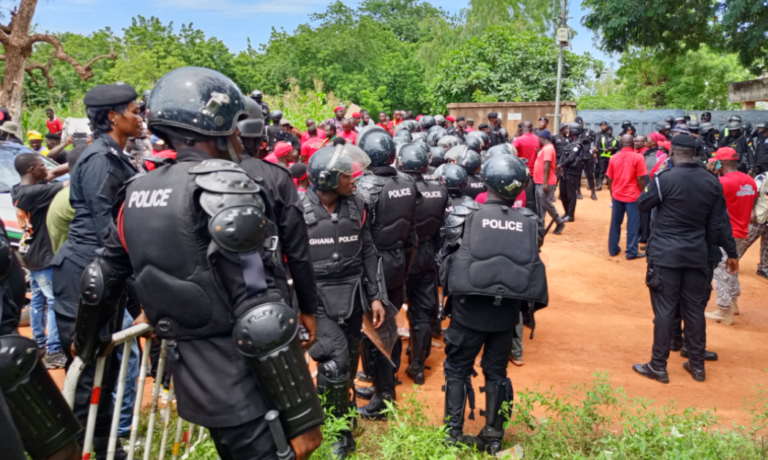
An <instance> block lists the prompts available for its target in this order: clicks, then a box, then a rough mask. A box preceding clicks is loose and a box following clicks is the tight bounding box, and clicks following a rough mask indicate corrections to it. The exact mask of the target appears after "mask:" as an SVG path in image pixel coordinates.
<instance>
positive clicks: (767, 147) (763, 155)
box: [754, 122, 768, 175]
mask: <svg viewBox="0 0 768 460" xmlns="http://www.w3.org/2000/svg"><path fill="white" fill-rule="evenodd" d="M755 126H756V128H757V132H756V133H755V170H754V174H755V175H758V174H762V173H764V172H766V171H768V124H766V123H765V122H760V123H758V124H757V125H755Z"/></svg>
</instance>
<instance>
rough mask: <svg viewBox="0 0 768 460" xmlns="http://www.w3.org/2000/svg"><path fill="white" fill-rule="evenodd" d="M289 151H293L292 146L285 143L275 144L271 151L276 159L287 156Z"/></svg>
mask: <svg viewBox="0 0 768 460" xmlns="http://www.w3.org/2000/svg"><path fill="white" fill-rule="evenodd" d="M291 150H293V146H292V145H291V144H289V143H287V142H276V143H275V146H274V147H273V149H272V151H273V152H275V156H276V157H281V156H284V155H288V153H289V152H290V151H291Z"/></svg>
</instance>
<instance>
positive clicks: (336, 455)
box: [331, 430, 357, 460]
mask: <svg viewBox="0 0 768 460" xmlns="http://www.w3.org/2000/svg"><path fill="white" fill-rule="evenodd" d="M356 450H357V445H356V443H355V438H354V437H353V436H352V432H351V431H349V430H344V431H342V432H341V433H339V438H338V439H337V440H336V441H334V443H333V444H332V445H331V458H333V459H334V460H342V459H345V458H347V457H349V454H351V453H352V452H354V451H356Z"/></svg>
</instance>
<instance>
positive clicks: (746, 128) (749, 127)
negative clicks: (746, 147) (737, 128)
mask: <svg viewBox="0 0 768 460" xmlns="http://www.w3.org/2000/svg"><path fill="white" fill-rule="evenodd" d="M742 126H743V127H744V132H745V133H747V134H749V133H751V132H752V123H751V122H749V121H745V122H744V123H742Z"/></svg>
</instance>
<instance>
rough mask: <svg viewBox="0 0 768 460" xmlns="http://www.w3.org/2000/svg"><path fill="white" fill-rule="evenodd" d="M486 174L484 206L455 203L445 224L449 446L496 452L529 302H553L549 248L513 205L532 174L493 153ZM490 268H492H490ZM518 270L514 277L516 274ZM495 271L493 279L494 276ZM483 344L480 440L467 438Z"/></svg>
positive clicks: (530, 218)
mask: <svg viewBox="0 0 768 460" xmlns="http://www.w3.org/2000/svg"><path fill="white" fill-rule="evenodd" d="M481 176H482V178H483V181H484V182H485V185H486V186H487V187H488V199H487V201H486V202H485V204H483V205H480V204H477V205H476V206H475V207H474V208H468V207H465V206H457V207H455V208H454V209H453V212H452V213H451V214H450V215H449V216H448V218H447V219H446V221H445V229H444V233H445V243H444V245H443V248H442V249H441V251H440V257H441V264H442V268H441V270H442V272H441V273H442V275H441V276H442V279H441V282H442V286H443V289H444V291H445V294H446V295H448V296H449V299H448V302H449V305H450V308H451V324H450V326H449V327H448V329H447V330H446V331H445V344H446V345H445V355H446V358H445V364H444V369H445V423H446V424H447V425H448V429H449V431H448V436H449V441H451V442H461V443H465V444H468V445H474V446H476V447H477V448H478V449H479V450H481V451H486V452H488V453H491V454H496V453H497V452H499V451H500V450H501V443H502V438H503V437H504V421H505V416H504V414H503V413H502V412H501V409H502V406H503V404H504V403H509V404H510V405H511V403H512V400H513V391H512V382H511V381H510V380H509V378H508V377H507V365H508V361H507V358H508V357H509V350H510V349H511V348H512V340H513V338H514V335H515V332H514V330H515V326H516V325H517V323H518V321H519V318H520V309H521V308H522V307H523V304H524V303H526V302H528V301H531V302H535V303H537V304H539V305H546V304H547V303H548V292H547V277H546V271H545V268H544V264H543V263H542V262H541V259H540V258H539V247H540V245H541V243H543V232H542V231H540V228H539V225H538V218H537V217H536V215H535V214H534V213H533V212H532V211H530V210H529V209H527V208H518V209H514V208H512V204H513V202H514V200H515V198H516V197H517V195H519V194H520V192H521V191H522V190H524V189H525V186H526V183H527V182H528V181H529V180H530V173H529V170H528V168H527V166H526V165H525V163H524V162H523V161H522V160H521V159H520V158H518V157H515V156H512V155H495V156H493V157H491V158H490V159H489V160H488V161H487V162H486V163H485V164H484V165H483V168H482V171H481ZM489 264H493V265H492V267H493V269H492V270H489ZM513 273H514V275H513ZM494 274H495V275H494ZM483 347H484V352H483V359H482V363H481V365H482V367H483V374H484V376H485V386H484V387H481V388H480V391H481V392H484V393H485V395H486V398H485V400H486V403H485V411H484V412H482V411H481V414H482V415H484V416H485V420H486V423H485V426H484V427H483V429H482V430H481V431H480V433H479V434H478V435H477V436H467V435H464V434H463V426H464V411H465V407H466V406H467V398H469V402H470V408H472V407H473V406H474V404H473V402H474V391H473V390H472V385H471V380H470V379H471V376H472V373H473V366H474V364H475V359H476V357H477V355H478V353H479V352H480V349H481V348H483Z"/></svg>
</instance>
